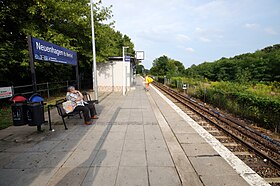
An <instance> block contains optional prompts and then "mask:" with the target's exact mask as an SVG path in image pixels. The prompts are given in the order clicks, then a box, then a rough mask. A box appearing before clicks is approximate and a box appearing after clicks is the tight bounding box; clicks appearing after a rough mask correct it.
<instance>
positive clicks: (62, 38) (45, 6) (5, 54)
mask: <svg viewBox="0 0 280 186" xmlns="http://www.w3.org/2000/svg"><path fill="white" fill-rule="evenodd" d="M88 2H89V1H88V0H65V1H55V0H25V1H17V0H9V1H6V0H5V1H0V17H1V19H0V55H1V56H0V67H1V68H0V78H1V79H3V80H6V81H12V82H14V84H26V83H27V82H30V81H31V78H30V72H29V71H30V69H29V58H28V46H27V36H28V35H31V36H33V37H37V38H40V39H43V40H46V41H49V42H52V43H54V44H57V45H60V46H63V47H65V48H68V49H70V50H74V51H76V52H77V54H78V61H79V68H80V72H81V73H82V74H84V76H85V77H84V78H85V79H90V78H91V74H92V73H91V69H92V43H91V41H92V38H91V20H90V18H91V17H90V7H89V4H88ZM94 10H95V12H94V19H95V20H94V23H95V25H94V26H95V36H96V38H95V41H96V55H97V62H105V61H106V60H107V58H108V57H109V56H120V55H121V48H122V46H124V45H128V46H130V51H129V52H130V53H131V54H133V53H134V45H133V43H132V41H131V39H130V38H129V37H128V36H126V35H125V36H123V35H122V34H121V33H120V32H118V31H115V30H114V29H113V27H112V25H113V22H112V21H111V22H110V20H111V18H112V12H111V9H110V7H103V6H102V4H101V1H99V2H97V3H95V4H94ZM105 21H106V24H105V23H104V22H105ZM36 73H37V74H40V76H37V78H38V82H40V81H57V80H66V79H71V76H73V75H72V74H73V73H72V67H71V66H66V65H58V64H52V63H44V62H39V63H36Z"/></svg>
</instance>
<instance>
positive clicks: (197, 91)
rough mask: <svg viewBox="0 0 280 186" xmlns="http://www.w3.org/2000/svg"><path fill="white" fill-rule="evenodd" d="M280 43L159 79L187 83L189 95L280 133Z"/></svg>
mask: <svg viewBox="0 0 280 186" xmlns="http://www.w3.org/2000/svg"><path fill="white" fill-rule="evenodd" d="M279 46H280V45H274V46H272V47H267V48H265V49H262V50H260V51H257V52H255V53H252V54H243V55H239V56H235V57H233V58H222V59H220V60H217V61H215V62H211V63H210V62H205V63H202V64H201V65H197V66H195V65H193V66H192V67H190V68H188V69H186V70H185V72H184V74H183V75H181V76H176V77H175V74H174V76H171V77H168V76H167V74H168V73H166V74H165V75H162V76H158V80H159V81H160V82H165V83H166V84H168V85H169V86H170V87H172V88H178V90H180V91H182V88H181V87H182V84H187V85H188V86H187V87H188V89H187V90H186V93H187V94H189V95H190V96H193V97H196V98H199V99H200V100H202V101H204V102H205V103H208V104H211V105H213V106H215V107H217V108H219V109H222V110H226V111H228V112H230V113H232V114H235V115H237V116H240V117H242V118H245V119H249V120H251V121H253V122H255V123H257V124H258V125H260V126H262V127H264V128H267V129H270V130H272V131H277V132H279V131H280V128H279V127H280V79H279V77H280V69H279V67H280V47H279ZM151 73H153V71H151ZM153 75H155V76H156V75H157V74H156V73H153ZM164 76H165V77H164Z"/></svg>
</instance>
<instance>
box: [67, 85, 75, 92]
mask: <svg viewBox="0 0 280 186" xmlns="http://www.w3.org/2000/svg"><path fill="white" fill-rule="evenodd" d="M72 89H75V87H74V86H69V87H68V88H67V91H68V92H70V91H71V90H72Z"/></svg>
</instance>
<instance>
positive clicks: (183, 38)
mask: <svg viewBox="0 0 280 186" xmlns="http://www.w3.org/2000/svg"><path fill="white" fill-rule="evenodd" d="M176 39H177V40H178V41H180V42H186V41H189V40H191V38H190V37H189V36H187V35H184V34H178V35H177V36H176Z"/></svg>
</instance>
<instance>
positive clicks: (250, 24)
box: [245, 23, 260, 29]
mask: <svg viewBox="0 0 280 186" xmlns="http://www.w3.org/2000/svg"><path fill="white" fill-rule="evenodd" d="M259 26H260V25H258V24H255V23H246V24H245V27H246V28H249V29H256V28H258V27H259Z"/></svg>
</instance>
